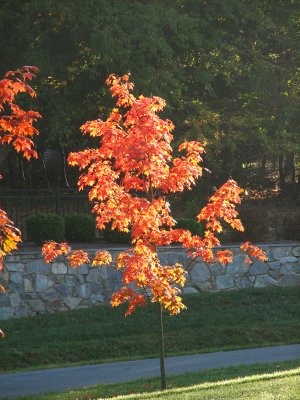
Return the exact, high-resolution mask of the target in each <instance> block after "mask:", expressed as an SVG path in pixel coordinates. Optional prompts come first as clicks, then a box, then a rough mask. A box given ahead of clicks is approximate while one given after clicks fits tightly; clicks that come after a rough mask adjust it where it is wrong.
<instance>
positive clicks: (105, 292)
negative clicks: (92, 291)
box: [102, 289, 113, 303]
mask: <svg viewBox="0 0 300 400" xmlns="http://www.w3.org/2000/svg"><path fill="white" fill-rule="evenodd" d="M112 294H113V291H112V290H110V289H105V290H103V292H102V295H103V297H104V302H105V303H109V302H110V300H111V296H112Z"/></svg>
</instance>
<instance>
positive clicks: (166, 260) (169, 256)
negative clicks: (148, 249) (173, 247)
mask: <svg viewBox="0 0 300 400" xmlns="http://www.w3.org/2000/svg"><path fill="white" fill-rule="evenodd" d="M158 258H159V261H160V263H161V264H162V265H174V264H176V263H177V260H178V257H177V254H176V253H175V252H166V253H159V254H158Z"/></svg>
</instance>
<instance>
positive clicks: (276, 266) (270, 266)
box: [267, 261, 281, 269]
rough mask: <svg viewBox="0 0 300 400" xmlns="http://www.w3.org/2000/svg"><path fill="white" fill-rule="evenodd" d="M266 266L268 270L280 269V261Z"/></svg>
mask: <svg viewBox="0 0 300 400" xmlns="http://www.w3.org/2000/svg"><path fill="white" fill-rule="evenodd" d="M267 264H268V266H269V268H271V269H277V268H280V266H281V264H280V261H271V262H268V263H267Z"/></svg>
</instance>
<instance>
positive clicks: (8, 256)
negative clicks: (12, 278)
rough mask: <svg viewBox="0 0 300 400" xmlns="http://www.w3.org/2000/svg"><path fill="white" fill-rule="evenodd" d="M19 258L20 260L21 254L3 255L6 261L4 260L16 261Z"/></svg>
mask: <svg viewBox="0 0 300 400" xmlns="http://www.w3.org/2000/svg"><path fill="white" fill-rule="evenodd" d="M22 258H23V256H22ZM20 260H21V256H20V255H16V256H12V255H7V256H6V257H5V261H6V262H10V263H13V262H18V261H20Z"/></svg>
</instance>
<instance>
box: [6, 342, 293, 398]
mask: <svg viewBox="0 0 300 400" xmlns="http://www.w3.org/2000/svg"><path fill="white" fill-rule="evenodd" d="M297 359H300V344H294V345H287V346H273V347H261V348H256V349H247V350H236V351H225V352H218V353H207V354H195V355H187V356H178V357H167V358H166V370H167V373H168V374H172V375H173V374H183V373H185V372H191V371H201V370H209V369H212V368H225V367H232V366H237V365H242V364H243V365H246V364H255V363H272V362H277V361H286V360H297ZM158 375H159V361H158V359H147V360H136V361H126V362H116V363H109V364H96V365H86V366H79V367H67V368H55V369H45V370H41V371H29V372H17V373H13V374H2V375H0V398H8V397H13V396H21V395H30V394H38V393H45V392H59V391H62V390H68V389H75V388H82V387H85V386H91V385H96V384H100V383H112V382H125V381H130V380H134V379H138V378H146V377H154V376H158Z"/></svg>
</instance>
